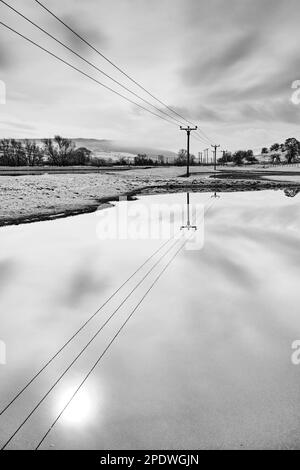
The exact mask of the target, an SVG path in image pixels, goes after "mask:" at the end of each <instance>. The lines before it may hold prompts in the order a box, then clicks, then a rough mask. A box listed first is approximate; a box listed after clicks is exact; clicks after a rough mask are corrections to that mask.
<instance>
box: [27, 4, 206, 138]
mask: <svg viewBox="0 0 300 470" xmlns="http://www.w3.org/2000/svg"><path fill="white" fill-rule="evenodd" d="M34 1H35V2H36V3H38V4H39V5H40V6H41V7H42V8H43V9H44V10H46V11H47V12H48V13H49V14H50V15H51V16H53V17H54V18H55V19H56V20H57V21H59V22H60V23H61V24H62V25H63V26H65V28H67V29H68V30H69V31H71V32H72V33H73V34H75V36H77V37H78V38H79V39H80V40H81V41H83V42H84V43H85V44H86V45H87V46H89V47H90V48H91V49H92V50H93V51H94V52H96V53H97V54H98V55H100V56H101V57H102V58H103V59H104V60H106V61H107V62H108V63H109V64H110V65H112V66H113V67H114V68H115V69H117V70H118V71H119V72H121V73H122V74H123V75H124V76H125V77H126V78H128V79H129V80H130V81H131V82H132V83H134V84H135V85H136V86H138V87H139V88H140V89H141V90H143V91H144V92H145V93H147V94H148V95H149V96H151V98H153V99H154V100H156V101H157V102H158V103H160V104H161V105H162V106H164V107H165V108H167V109H168V110H169V111H171V112H172V113H174V114H176V115H177V116H178V117H180V118H181V119H183V120H184V121H185V122H187V123H188V124H191V125H193V126H194V125H195V123H193V122H191V121H189V120H188V119H186V118H185V117H184V116H182V115H181V114H180V113H178V112H177V111H175V110H174V109H173V108H171V107H170V106H168V105H167V104H165V103H164V102H163V101H161V100H160V99H159V98H157V97H156V96H154V95H153V94H152V93H151V92H150V91H148V90H147V89H146V88H145V87H144V86H142V85H141V84H140V83H138V82H137V81H136V80H135V79H134V78H132V77H131V76H130V75H128V74H127V73H126V72H125V71H124V70H123V69H121V67H119V66H118V65H117V64H115V63H114V62H113V61H112V60H111V59H109V58H108V57H107V56H106V55H104V54H103V52H101V51H99V49H97V48H96V47H95V46H93V45H92V44H91V43H90V42H88V41H87V40H86V39H85V38H84V37H82V36H81V35H80V34H79V33H77V32H76V31H75V30H74V29H73V28H71V27H70V26H69V25H68V24H66V23H65V22H64V21H63V20H62V19H61V18H59V17H58V16H57V15H56V14H55V13H53V11H51V10H50V9H49V8H47V7H46V6H45V5H44V4H43V3H42V2H40V1H39V0H34ZM199 132H201V133H202V134H203V135H204V136H205V138H206V139H207V140H208V141H209V143H212V140H211V139H210V138H209V137H208V136H207V135H206V134H205V133H204V131H202V130H201V129H199Z"/></svg>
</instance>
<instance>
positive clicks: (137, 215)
mask: <svg viewBox="0 0 300 470" xmlns="http://www.w3.org/2000/svg"><path fill="white" fill-rule="evenodd" d="M183 198H184V200H183V204H179V203H177V204H163V203H152V204H147V203H146V202H144V201H143V200H139V201H135V202H134V203H132V202H131V201H128V200H127V198H126V197H125V198H120V200H119V202H118V204H117V206H116V207H115V209H114V210H113V211H112V210H110V209H104V210H100V211H98V212H97V217H98V218H99V222H98V224H97V236H98V238H99V239H100V240H167V239H179V238H187V242H186V244H185V249H187V250H201V249H202V248H203V245H204V205H203V204H200V203H196V204H190V195H189V193H188V194H186V195H183Z"/></svg>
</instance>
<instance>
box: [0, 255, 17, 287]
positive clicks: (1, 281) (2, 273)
mask: <svg viewBox="0 0 300 470" xmlns="http://www.w3.org/2000/svg"><path fill="white" fill-rule="evenodd" d="M15 272H16V266H15V262H14V261H12V260H11V259H5V260H3V261H0V290H2V289H3V288H4V286H5V284H7V283H8V282H9V281H10V280H11V278H12V277H13V275H14V274H15Z"/></svg>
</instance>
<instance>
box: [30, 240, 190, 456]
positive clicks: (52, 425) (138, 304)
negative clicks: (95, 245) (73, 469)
mask: <svg viewBox="0 0 300 470" xmlns="http://www.w3.org/2000/svg"><path fill="white" fill-rule="evenodd" d="M189 238H192V237H189ZM189 238H187V239H186V240H185V241H184V242H183V243H182V244H181V245H180V247H179V249H178V250H177V251H176V252H175V254H174V255H173V256H172V258H171V259H170V260H169V261H168V263H167V264H166V266H165V267H164V268H163V270H162V271H161V272H160V273H159V274H158V276H157V277H156V278H155V279H154V281H153V282H152V284H151V286H150V287H149V288H148V290H147V291H146V293H145V294H144V295H143V297H142V298H141V300H140V301H139V302H138V303H137V305H136V306H135V307H134V309H133V310H132V311H131V313H130V315H128V317H127V318H126V320H125V321H124V322H123V323H122V325H121V327H120V328H119V329H118V331H117V333H116V334H115V335H114V337H113V338H112V340H111V341H110V342H109V343H108V345H107V347H106V348H105V349H104V351H103V352H102V353H101V355H100V356H99V357H98V359H97V360H96V362H95V363H94V365H93V367H92V368H91V369H90V370H89V372H88V373H87V374H86V376H85V377H84V379H83V380H82V381H81V382H80V384H79V386H78V387H77V388H76V390H75V391H74V393H73V395H72V396H71V398H70V399H69V400H68V402H67V403H66V405H65V406H64V408H63V409H62V410H61V412H60V413H59V415H58V416H57V418H56V419H55V420H54V421H53V423H52V424H51V426H50V428H49V429H48V431H47V432H46V433H45V434H44V436H43V437H42V439H41V440H40V442H39V443H38V445H37V446H36V448H35V450H38V449H39V448H40V446H41V445H42V443H43V442H44V440H45V439H46V437H47V436H48V435H49V433H50V432H51V430H52V429H53V427H54V426H55V425H56V423H57V422H58V421H59V419H60V418H61V416H62V415H63V413H64V412H65V410H66V409H67V408H68V406H69V405H70V403H71V402H72V400H73V399H74V398H75V396H76V395H77V393H78V392H79V390H80V389H81V388H82V387H83V385H84V384H85V382H86V381H87V380H88V378H89V377H90V375H91V374H92V373H93V371H94V370H95V368H96V367H97V365H98V364H99V362H100V361H101V360H102V358H103V357H104V355H105V354H106V353H107V351H108V350H109V349H110V347H111V346H112V344H113V343H114V342H115V340H116V339H117V337H118V336H119V335H120V333H121V332H122V330H123V329H124V328H125V326H126V325H127V323H128V322H129V320H130V318H131V317H132V316H133V315H134V313H135V312H136V311H137V310H138V308H139V307H140V305H141V304H142V303H143V301H144V300H145V298H146V297H147V295H148V294H149V293H150V291H151V290H152V289H153V287H154V286H155V284H156V283H157V282H158V281H159V279H160V278H161V277H162V275H163V274H164V272H165V271H166V270H167V268H168V267H169V266H170V264H171V263H172V261H173V260H174V259H175V258H176V256H177V255H178V253H179V252H180V251H181V250H182V249H183V248H184V246H185V245H186V243H187V242H188V241H189Z"/></svg>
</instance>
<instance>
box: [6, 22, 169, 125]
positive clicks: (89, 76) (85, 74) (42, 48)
mask: <svg viewBox="0 0 300 470" xmlns="http://www.w3.org/2000/svg"><path fill="white" fill-rule="evenodd" d="M0 25H2V26H4V27H5V28H7V29H9V30H10V31H12V32H13V33H15V34H17V35H18V36H20V37H21V38H23V39H25V40H26V41H28V42H29V43H31V44H33V45H34V46H36V47H38V48H39V49H41V50H42V51H44V52H46V53H47V54H49V55H51V56H52V57H54V58H55V59H57V60H59V61H60V62H62V63H63V64H65V65H67V66H68V67H71V68H72V69H74V70H76V71H77V72H79V73H80V74H81V75H84V76H85V77H87V78H89V79H90V80H92V81H93V82H95V83H97V84H98V85H100V86H102V87H104V88H106V89H107V90H109V91H111V92H112V93H114V94H115V95H118V96H120V97H121V98H123V99H125V100H126V101H128V102H129V103H131V104H134V105H135V106H138V107H139V108H141V109H143V110H144V111H147V112H148V113H150V114H153V116H156V117H159V118H160V119H163V120H164V121H166V122H168V123H169V124H172V125H174V126H176V127H177V124H175V122H174V121H170V120H169V119H167V118H165V117H163V116H160V115H159V114H157V113H155V112H153V111H151V110H150V109H147V108H145V107H144V106H142V105H141V104H139V103H136V102H135V101H133V100H132V99H130V98H128V97H127V96H124V95H122V94H121V93H119V92H118V91H116V90H114V89H113V88H111V87H109V86H108V85H105V84H104V83H102V82H100V81H99V80H97V79H96V78H94V77H92V76H91V75H89V74H88V73H86V72H84V71H82V70H80V69H79V68H77V67H75V66H74V65H72V64H70V62H67V61H66V60H64V59H62V58H61V57H59V56H57V55H56V54H54V53H53V52H51V51H49V50H48V49H46V48H45V47H43V46H41V45H39V44H37V43H36V42H35V41H33V40H32V39H30V38H28V37H26V36H24V35H23V34H21V33H19V32H18V31H16V30H15V29H13V28H12V27H11V26H8V25H7V24H5V23H3V22H2V21H0Z"/></svg>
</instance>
